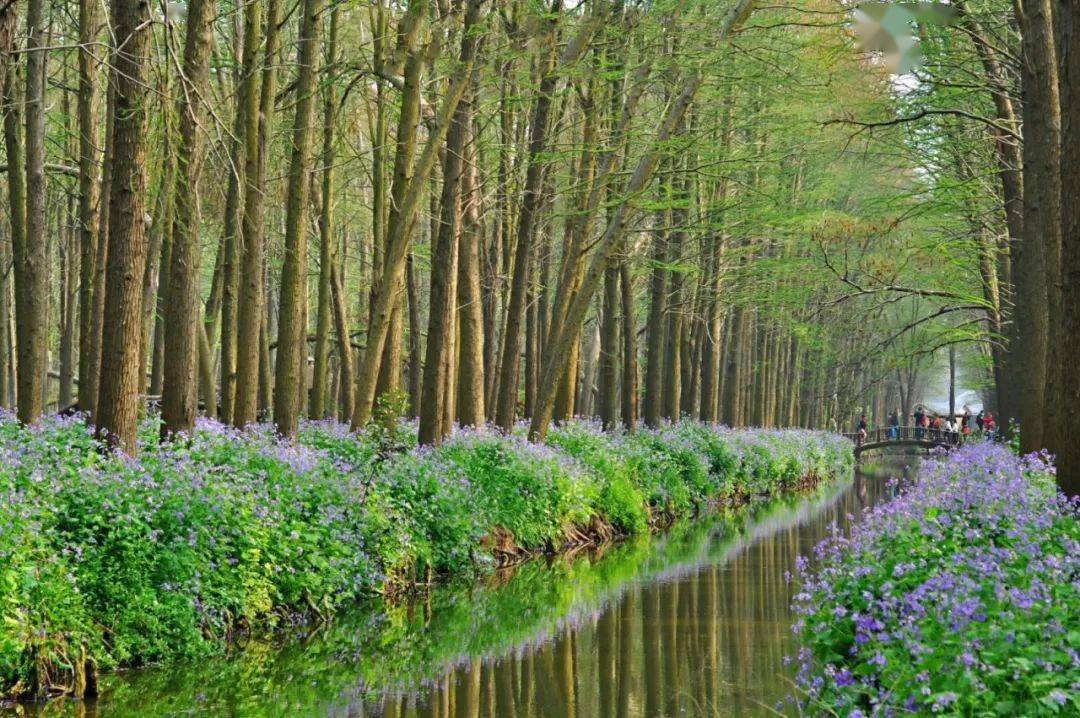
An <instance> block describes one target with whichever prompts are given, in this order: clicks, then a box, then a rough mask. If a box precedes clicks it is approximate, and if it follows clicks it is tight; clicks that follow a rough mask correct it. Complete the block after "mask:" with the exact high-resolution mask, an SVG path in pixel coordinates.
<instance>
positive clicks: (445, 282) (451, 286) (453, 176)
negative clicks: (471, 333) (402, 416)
mask: <svg viewBox="0 0 1080 718" xmlns="http://www.w3.org/2000/svg"><path fill="white" fill-rule="evenodd" d="M471 124H472V117H471V104H470V103H469V102H467V101H462V102H461V103H459V104H458V107H457V112H455V113H454V120H453V122H452V123H451V125H450V130H449V132H448V133H447V135H446V149H445V151H444V153H443V165H442V193H441V196H440V198H439V221H438V231H437V233H436V236H435V237H434V238H433V242H432V248H431V263H432V271H431V293H430V303H429V306H430V310H429V313H428V332H427V354H426V356H425V359H424V383H423V388H422V390H421V392H422V393H421V400H420V428H419V435H418V436H419V441H420V443H421V444H436V443H438V442H439V441H441V440H442V438H443V437H444V436H446V435H447V434H448V433H449V432H450V429H451V427H450V426H449V425H447V424H446V423H444V421H443V418H444V416H445V413H446V412H445V406H444V404H445V402H447V401H449V400H450V397H449V396H448V395H447V394H448V392H446V391H445V389H446V388H447V384H448V383H449V381H450V362H451V356H452V353H453V351H452V349H453V337H454V335H455V333H456V326H455V321H454V320H455V318H456V317H457V307H456V306H455V300H456V297H457V279H458V236H459V232H460V225H461V183H462V177H463V173H464V162H463V161H462V160H463V157H464V152H465V143H466V141H467V139H468V135H469V127H470V126H471Z"/></svg>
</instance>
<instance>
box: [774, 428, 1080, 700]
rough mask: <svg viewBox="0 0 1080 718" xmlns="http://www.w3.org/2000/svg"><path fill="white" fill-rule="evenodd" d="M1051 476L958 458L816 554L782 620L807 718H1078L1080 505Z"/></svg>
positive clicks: (1028, 466) (1040, 462)
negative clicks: (789, 618)
mask: <svg viewBox="0 0 1080 718" xmlns="http://www.w3.org/2000/svg"><path fill="white" fill-rule="evenodd" d="M1053 473H1054V469H1053V467H1052V466H1051V465H1050V464H1048V463H1047V462H1046V461H1045V460H1044V459H1042V458H1040V457H1037V456H1029V457H1024V458H1021V457H1017V456H1016V455H1015V454H1014V453H1012V452H1010V451H1009V450H1008V449H1006V448H1004V447H1002V446H999V445H994V444H979V445H972V446H966V447H963V448H961V449H959V450H957V451H954V452H952V453H950V454H948V455H946V456H944V457H940V458H937V459H934V460H931V461H928V462H926V463H925V464H924V465H923V466H922V467H921V469H920V471H919V474H918V477H917V480H916V481H915V483H914V484H913V485H912V486H910V487H909V488H907V489H906V490H905V491H904V493H903V494H902V495H901V496H900V497H899V498H897V499H895V500H893V501H890V502H888V503H886V504H883V505H881V506H879V507H878V508H877V509H875V510H874V511H872V512H871V513H870V514H869V515H868V516H867V517H866V518H865V520H864V521H863V522H861V523H860V524H859V525H857V526H856V527H855V528H854V529H853V531H852V532H851V535H850V537H848V536H836V537H834V538H832V539H828V540H826V541H825V542H824V543H822V544H821V545H820V546H818V547H817V549H816V550H815V556H816V558H817V559H818V562H817V564H816V565H815V566H813V567H810V566H809V565H808V564H807V563H805V562H804V563H803V564H802V567H803V576H802V579H803V584H804V588H803V591H802V592H801V593H800V594H799V595H798V596H796V605H795V610H796V612H797V613H799V614H800V615H801V620H800V622H799V623H798V624H797V629H798V631H799V634H800V636H801V640H802V643H803V649H802V651H801V653H800V657H799V658H800V663H801V666H800V673H799V684H800V688H801V689H802V693H803V699H802V700H803V701H805V704H804V708H806V710H807V712H808V713H813V714H816V713H817V712H818V710H820V711H822V712H823V713H828V714H830V715H832V714H839V715H849V716H869V715H892V714H897V715H899V714H908V713H917V714H920V715H922V714H931V713H932V714H935V715H965V716H967V715H1023V716H1043V715H1045V716H1052V715H1072V714H1075V713H1076V712H1077V711H1078V710H1080V631H1077V629H1076V617H1077V616H1078V615H1080V503H1078V502H1076V501H1073V502H1069V501H1068V500H1066V499H1065V498H1064V496H1063V495H1062V494H1060V493H1059V492H1058V491H1057V488H1056V485H1055V483H1054V475H1053Z"/></svg>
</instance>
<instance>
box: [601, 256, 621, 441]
mask: <svg viewBox="0 0 1080 718" xmlns="http://www.w3.org/2000/svg"><path fill="white" fill-rule="evenodd" d="M618 307H619V268H618V267H608V269H607V271H606V272H604V307H603V312H602V322H601V330H600V369H599V375H600V377H599V379H600V386H599V389H600V421H601V423H602V424H603V426H604V428H605V429H607V430H609V431H610V430H612V429H614V428H615V426H616V424H617V423H618V414H617V412H618V391H619V387H618V381H619V365H618V356H619V319H618V316H617V313H618Z"/></svg>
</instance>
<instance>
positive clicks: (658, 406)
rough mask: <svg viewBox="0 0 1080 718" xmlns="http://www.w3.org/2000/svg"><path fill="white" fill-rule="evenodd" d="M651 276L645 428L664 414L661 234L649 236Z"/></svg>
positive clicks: (664, 284)
mask: <svg viewBox="0 0 1080 718" xmlns="http://www.w3.org/2000/svg"><path fill="white" fill-rule="evenodd" d="M652 256H653V262H652V276H651V279H650V284H649V318H648V323H647V325H646V332H647V334H648V337H649V342H648V345H647V346H646V347H645V407H644V414H645V417H644V418H645V425H646V426H650V427H655V426H658V425H659V424H660V417H661V416H662V415H663V411H664V402H663V398H664V346H665V344H664V336H665V333H666V331H667V325H666V324H665V323H664V313H665V307H666V306H667V275H668V272H667V269H666V268H665V267H664V260H665V258H666V256H667V242H666V241H665V240H664V236H663V233H662V231H658V232H656V233H655V234H654V236H653V254H652Z"/></svg>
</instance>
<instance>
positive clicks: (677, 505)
mask: <svg viewBox="0 0 1080 718" xmlns="http://www.w3.org/2000/svg"><path fill="white" fill-rule="evenodd" d="M156 435H157V427H156V425H155V424H154V423H153V422H147V423H146V425H145V426H144V427H143V429H142V432H141V446H140V451H139V454H138V457H137V458H135V459H132V458H129V457H125V456H121V455H112V454H108V453H107V452H104V451H103V450H102V447H101V446H100V445H99V444H98V443H97V441H96V440H95V439H94V438H93V436H92V433H91V431H90V430H89V428H88V427H87V426H86V425H85V423H84V422H82V421H81V420H80V419H78V418H74V419H49V420H46V421H44V422H43V423H41V424H40V425H39V426H36V427H33V428H25V427H21V426H19V425H18V424H17V423H16V422H14V420H13V419H11V418H10V417H7V416H5V417H3V418H0V694H2V695H5V696H35V695H36V696H43V695H48V694H52V693H62V692H69V693H75V694H81V693H84V692H87V691H92V690H93V677H94V675H95V673H96V672H97V670H98V669H101V668H104V669H109V668H114V667H119V666H134V665H140V664H145V663H149V662H159V661H166V660H173V659H176V658H182V657H186V658H192V657H200V656H207V655H211V654H215V653H218V652H220V651H221V650H222V649H223V647H225V646H227V645H228V644H229V643H230V639H232V638H234V637H235V636H236V635H237V634H238V633H245V634H252V633H260V632H263V631H266V630H269V629H273V628H275V627H278V626H281V625H282V624H287V623H292V622H296V621H300V620H311V619H321V618H327V617H329V616H331V615H333V614H334V613H335V612H337V611H338V610H339V609H340V608H341V607H342V606H343V605H347V604H350V603H352V602H355V601H357V600H359V599H362V598H363V597H365V596H371V595H375V594H379V593H385V594H395V593H400V592H402V591H407V590H411V589H414V588H417V587H420V586H422V585H427V584H429V583H431V582H432V581H433V580H435V579H436V578H439V577H449V576H460V577H467V576H470V575H474V574H476V573H477V572H482V571H484V570H486V569H487V568H489V567H490V566H492V565H493V564H495V563H499V562H507V561H512V560H513V561H516V560H519V559H520V558H522V557H524V556H527V555H529V554H532V553H538V552H555V551H559V550H561V549H564V548H568V547H572V546H580V545H582V544H585V543H588V542H594V541H597V540H603V539H608V538H612V537H614V536H617V535H621V536H632V535H641V534H644V533H645V532H647V531H648V529H649V527H650V526H656V525H659V524H666V523H669V522H670V521H671V520H673V519H674V518H677V517H680V516H687V515H690V514H692V513H694V512H696V511H698V510H700V509H701V508H702V507H703V506H705V505H707V504H710V503H723V502H725V501H729V502H735V501H736V500H741V499H742V498H745V497H746V496H749V495H763V494H778V493H781V492H783V491H786V490H788V489H791V488H794V487H796V486H799V485H802V484H803V483H805V482H807V481H815V480H817V479H823V478H827V477H830V476H835V475H838V474H841V473H846V472H847V471H848V470H849V469H850V467H851V465H852V461H853V460H852V456H851V447H850V444H849V443H846V442H845V441H844V440H843V439H840V438H839V437H834V436H830V435H827V434H823V433H816V432H808V431H766V430H745V431H732V430H727V429H723V428H716V427H707V426H703V425H697V424H679V425H674V426H665V427H662V428H659V429H657V430H649V431H640V432H638V433H636V434H634V435H625V434H605V433H603V432H601V431H600V430H599V427H598V426H596V425H593V424H591V423H587V422H574V423H571V424H567V425H565V426H562V427H558V428H556V429H554V430H553V431H552V436H551V439H550V441H549V443H548V444H546V445H537V444H533V443H529V442H528V441H526V440H525V439H524V438H523V437H522V436H520V435H518V434H513V435H509V436H504V435H499V434H497V433H495V432H493V431H462V432H457V433H456V434H455V435H454V436H453V437H451V438H450V439H448V440H447V441H446V442H444V443H443V444H442V445H440V446H439V447H436V448H426V447H425V448H408V447H409V446H411V445H414V444H415V439H414V438H413V436H414V431H413V429H412V428H411V427H410V426H409V425H401V426H399V427H397V428H396V429H391V430H386V431H379V432H375V433H374V434H361V435H359V436H358V435H354V434H351V433H349V432H348V431H347V430H346V429H345V427H343V426H341V425H337V424H332V423H327V422H310V423H307V424H305V425H304V426H303V428H302V431H301V435H300V437H299V440H298V441H297V442H285V441H281V440H278V439H277V438H275V437H274V435H273V433H272V432H271V431H270V429H269V428H267V427H257V428H253V429H251V430H248V431H245V432H239V431H236V430H233V429H229V428H226V427H224V426H222V425H220V424H215V423H212V422H202V423H200V425H199V427H198V429H197V430H196V432H195V433H194V434H193V436H191V437H190V438H189V439H187V440H185V441H183V442H176V443H171V444H160V443H159V442H158V441H157V439H156ZM387 446H393V447H395V450H394V451H390V452H388V451H387V449H386V447H387Z"/></svg>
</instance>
